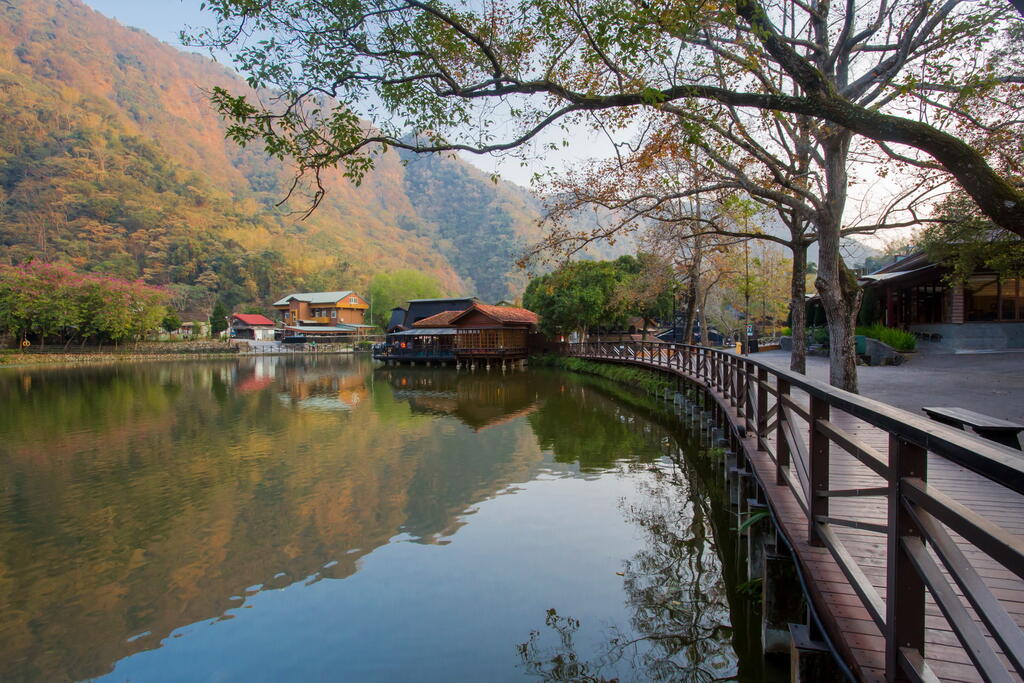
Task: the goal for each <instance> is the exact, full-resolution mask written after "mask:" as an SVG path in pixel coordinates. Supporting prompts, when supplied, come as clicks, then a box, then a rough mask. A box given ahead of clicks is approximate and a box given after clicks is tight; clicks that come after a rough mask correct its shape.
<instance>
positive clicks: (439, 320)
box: [412, 311, 462, 327]
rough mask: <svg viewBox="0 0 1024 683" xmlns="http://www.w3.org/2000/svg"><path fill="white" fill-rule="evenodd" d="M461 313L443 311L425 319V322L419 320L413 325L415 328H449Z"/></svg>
mask: <svg viewBox="0 0 1024 683" xmlns="http://www.w3.org/2000/svg"><path fill="white" fill-rule="evenodd" d="M459 313H462V311H441V312H440V313H437V314H435V315H432V316H430V317H429V318H424V319H423V320H417V321H416V322H414V323H413V324H412V326H413V327H448V326H449V325H450V324H451V322H452V318H454V317H455V316H457V315H458V314H459Z"/></svg>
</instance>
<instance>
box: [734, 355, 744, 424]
mask: <svg viewBox="0 0 1024 683" xmlns="http://www.w3.org/2000/svg"><path fill="white" fill-rule="evenodd" d="M731 360H732V374H733V378H734V379H733V381H732V387H733V389H734V391H735V394H734V395H735V398H736V399H735V401H733V405H735V407H736V417H737V418H739V424H741V425H742V424H745V423H746V421H745V419H744V415H745V412H744V410H743V408H744V405H745V403H744V402H743V392H744V391H745V384H746V376H745V374H744V373H743V361H742V360H741V359H740V358H738V357H734V358H732V359H731Z"/></svg>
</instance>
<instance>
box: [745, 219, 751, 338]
mask: <svg viewBox="0 0 1024 683" xmlns="http://www.w3.org/2000/svg"><path fill="white" fill-rule="evenodd" d="M743 226H744V230H746V229H747V227H746V226H747V219H746V217H744V219H743ZM743 267H744V269H745V270H746V273H747V277H746V282H745V283H744V286H743V295H744V297H745V299H746V301H745V303H744V304H743V306H744V308H743V318H744V320H743V323H744V325H745V328H744V334H743V337H744V339H746V343H744V344H743V355H744V356H745V355H747V354H748V353H750V239H749V238H748V239H746V240H744V241H743Z"/></svg>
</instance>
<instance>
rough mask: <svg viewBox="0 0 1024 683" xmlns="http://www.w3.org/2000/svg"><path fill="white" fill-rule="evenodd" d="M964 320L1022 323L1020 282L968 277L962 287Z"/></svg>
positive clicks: (1023, 304) (1023, 287) (1023, 307)
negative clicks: (1018, 321) (1013, 321)
mask: <svg viewBox="0 0 1024 683" xmlns="http://www.w3.org/2000/svg"><path fill="white" fill-rule="evenodd" d="M964 318H965V319H966V320H968V321H971V322H979V321H997V320H1000V321H1011V320H1024V282H1022V281H1021V279H1020V278H1000V277H998V276H996V275H972V276H971V277H970V279H968V281H967V284H966V285H965V286H964Z"/></svg>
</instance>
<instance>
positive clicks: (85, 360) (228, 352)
mask: <svg viewBox="0 0 1024 683" xmlns="http://www.w3.org/2000/svg"><path fill="white" fill-rule="evenodd" d="M354 353H356V352H355V351H353V350H351V349H348V350H343V351H276V352H268V353H253V352H251V351H249V352H245V351H237V350H235V349H225V350H223V351H194V352H193V351H181V352H177V353H173V352H171V353H168V352H156V353H146V352H138V351H131V352H109V353H108V352H94V353H62V352H61V353H45V354H43V353H27V354H22V353H18V352H17V351H15V352H13V353H4V354H0V371H2V370H4V369H7V368H12V369H13V368H52V367H80V366H85V365H114V364H119V363H129V364H130V363H144V362H146V361H167V360H210V359H222V360H229V359H238V358H256V357H263V356H339V355H350V354H354Z"/></svg>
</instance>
